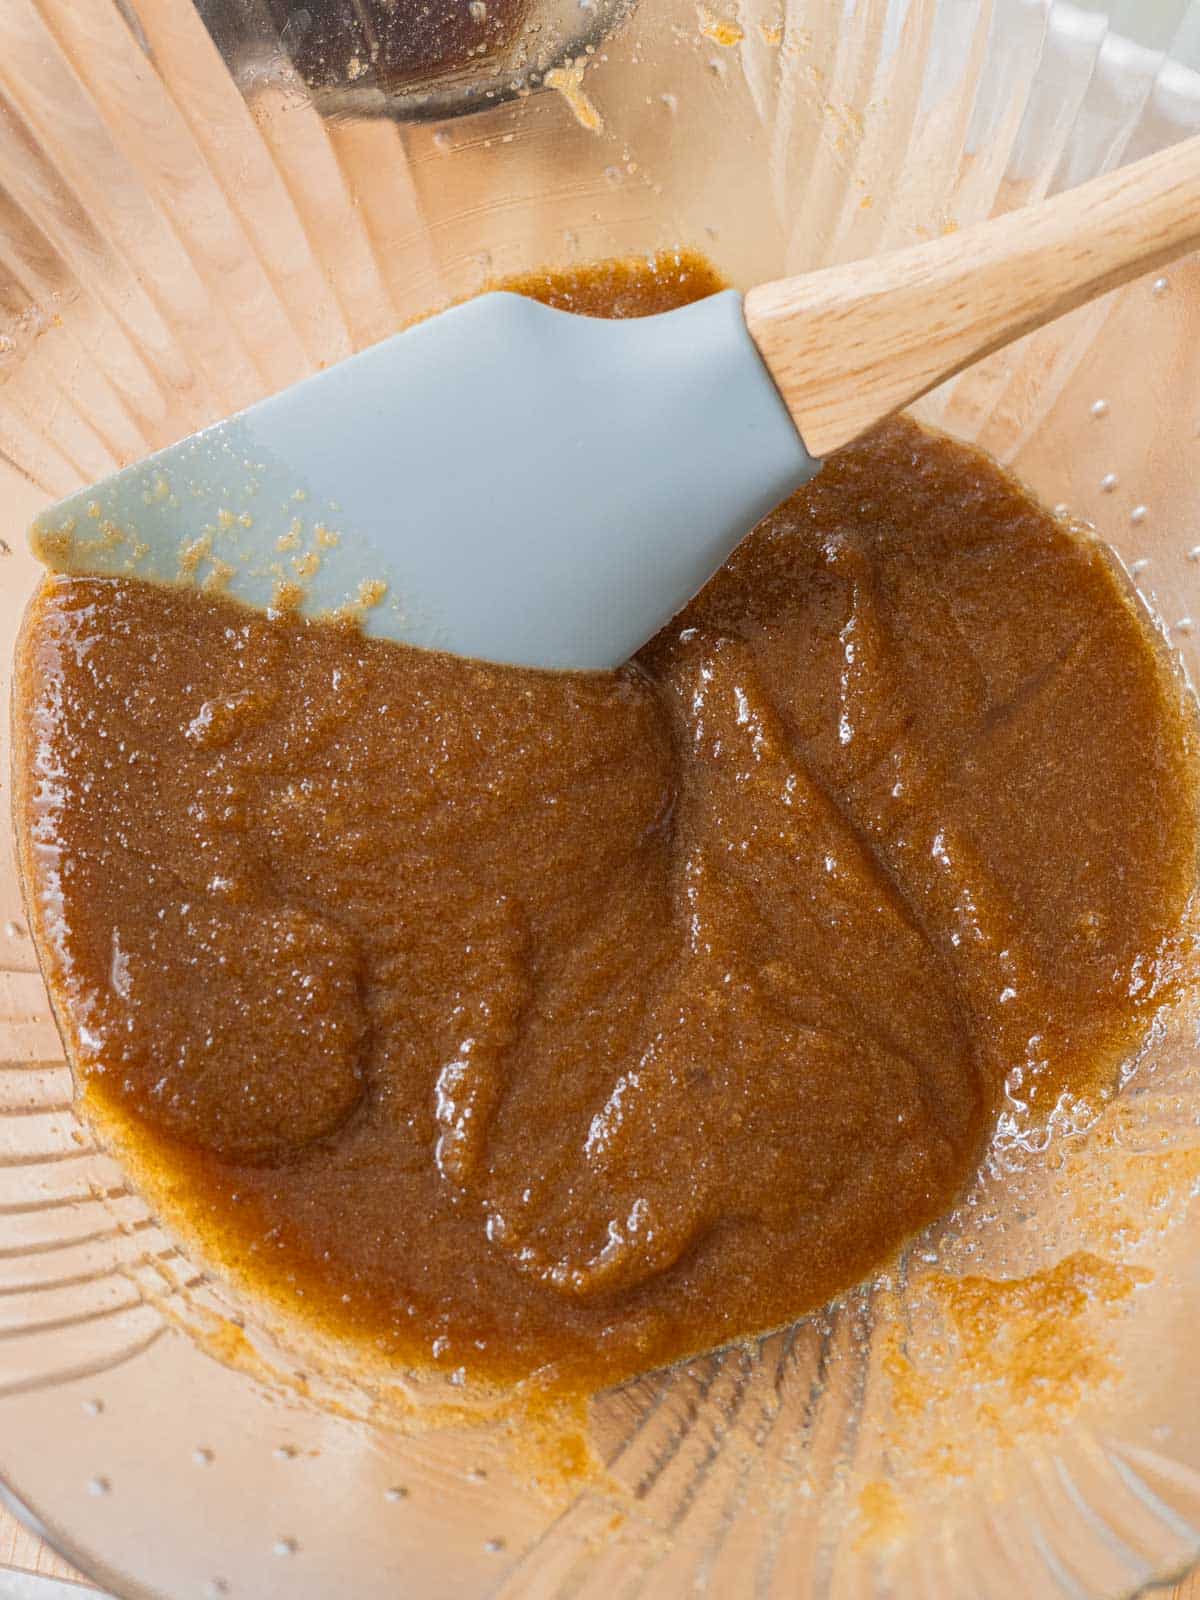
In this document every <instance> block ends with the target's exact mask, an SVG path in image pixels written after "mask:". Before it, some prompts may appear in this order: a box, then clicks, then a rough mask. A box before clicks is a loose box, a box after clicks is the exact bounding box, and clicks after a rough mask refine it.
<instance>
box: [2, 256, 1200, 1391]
mask: <svg viewBox="0 0 1200 1600" xmlns="http://www.w3.org/2000/svg"><path fill="white" fill-rule="evenodd" d="M711 286H712V280H711V278H710V277H708V276H707V275H706V274H705V273H704V272H703V270H702V269H701V268H700V267H698V266H697V264H696V263H695V262H689V261H687V260H686V259H685V260H683V261H682V262H676V263H675V264H673V265H672V264H671V263H660V264H659V266H658V268H657V269H655V270H651V269H650V268H647V267H643V268H641V269H635V268H633V267H630V266H624V267H611V268H607V269H604V270H603V272H598V273H595V274H590V275H589V274H578V275H576V276H575V277H574V278H573V279H566V278H561V277H560V278H558V279H556V280H553V281H551V280H532V279H531V280H523V281H522V283H521V285H520V287H522V288H524V289H526V290H527V291H529V292H539V293H541V294H542V295H543V296H544V297H547V298H556V299H557V300H558V301H559V303H565V304H568V305H571V306H573V307H574V308H575V309H584V310H589V311H600V310H611V309H613V308H617V309H619V310H621V311H623V312H626V313H637V312H643V311H648V310H652V309H658V308H661V307H662V306H663V305H664V304H668V303H671V302H673V301H675V300H678V299H681V298H688V297H690V296H692V295H694V294H695V293H699V292H703V291H704V290H706V289H707V288H709V287H711ZM611 470H619V463H613V464H612V465H611ZM431 537H436V529H433V530H431ZM16 726H17V735H18V749H17V765H16V776H17V781H18V807H19V822H20V842H21V847H22V854H23V860H24V867H25V873H26V878H27V887H28V891H29V897H30V907H31V914H32V920H33V924H34V927H35V928H36V930H37V931H38V935H39V940H40V945H41V949H42V955H43V960H44V964H45V970H46V974H47V978H48V980H49V984H50V988H51V992H52V994H53V996H54V999H55V1004H56V1007H57V1010H58V1014H59V1017H60V1020H61V1022H62V1025H63V1029H64V1033H65V1036H66V1039H67V1042H68V1046H69V1049H70V1053H71V1056H72V1058H73V1060H74V1062H75V1063H76V1066H77V1069H78V1072H79V1074H80V1079H81V1082H82V1084H83V1085H84V1087H85V1092H86V1097H87V1101H88V1103H89V1105H90V1107H91V1110H92V1113H93V1115H94V1116H96V1117H97V1118H98V1119H99V1120H100V1121H101V1122H102V1123H104V1124H106V1125H107V1126H108V1127H109V1128H110V1129H114V1128H115V1129H118V1130H119V1137H120V1138H121V1139H122V1140H123V1141H124V1142H125V1143H126V1145H129V1144H130V1143H131V1142H132V1144H133V1146H134V1147H135V1148H136V1150H137V1152H138V1154H139V1159H141V1160H142V1161H144V1162H147V1163H149V1164H151V1165H152V1166H153V1167H154V1168H155V1169H156V1170H157V1171H158V1172H159V1173H160V1174H166V1175H167V1181H169V1188H168V1191H167V1200H166V1203H167V1206H168V1209H169V1210H171V1211H172V1212H173V1213H174V1214H176V1215H177V1216H178V1217H182V1218H184V1219H186V1223H187V1226H188V1228H189V1230H190V1231H192V1232H194V1233H195V1232H198V1233H199V1234H200V1235H202V1236H203V1237H204V1238H205V1239H206V1240H207V1241H208V1244H209V1247H210V1249H211V1250H212V1251H213V1252H214V1253H215V1254H216V1255H218V1256H219V1257H220V1258H221V1259H222V1260H223V1261H224V1262H225V1263H226V1264H227V1266H229V1267H230V1268H231V1269H233V1270H234V1271H236V1272H238V1273H239V1274H241V1275H242V1276H243V1277H244V1278H246V1279H248V1280H249V1281H250V1282H251V1283H252V1284H253V1285H254V1286H255V1287H256V1288H257V1289H258V1290H260V1291H261V1292H263V1293H264V1294H266V1295H268V1296H269V1297H271V1298H273V1299H275V1300H276V1301H278V1302H282V1303H285V1304H287V1305H289V1306H291V1307H292V1308H293V1309H297V1310H299V1311H300V1312H301V1313H302V1314H304V1315H306V1316H308V1317H310V1318H314V1319H317V1320H318V1321H319V1322H320V1323H321V1324H322V1325H323V1326H324V1327H326V1328H328V1329H332V1330H334V1331H336V1332H339V1333H344V1334H349V1335H351V1336H353V1337H354V1338H355V1339H357V1340H359V1341H361V1343H362V1345H363V1346H364V1347H365V1348H366V1349H367V1350H369V1351H370V1352H371V1353H372V1354H376V1355H382V1356H384V1357H386V1358H391V1359H396V1360H402V1361H405V1362H425V1363H436V1364H437V1365H438V1366H440V1367H441V1368H443V1369H445V1370H446V1371H447V1372H452V1371H456V1370H459V1369H462V1371H463V1372H464V1374H465V1375H466V1376H467V1377H468V1378H472V1377H477V1376H478V1377H484V1378H493V1379H499V1380H508V1379H512V1378H514V1377H517V1376H521V1375H524V1374H527V1373H529V1372H531V1371H533V1370H535V1369H540V1370H541V1371H543V1373H546V1374H552V1375H554V1376H556V1377H558V1378H559V1379H561V1380H562V1381H565V1382H570V1383H574V1384H593V1383H599V1382H601V1381H604V1380H609V1379H616V1378H619V1377H622V1376H624V1375H626V1374H629V1373H632V1372H635V1371H638V1370H641V1369H644V1368H647V1367H650V1366H653V1365H654V1364H656V1363H660V1362H664V1361H667V1360H669V1359H671V1358H673V1357H676V1356H679V1355H681V1354H683V1353H685V1352H689V1351H694V1350H697V1349H700V1348H703V1347H705V1346H711V1345H714V1344H717V1343H719V1342H721V1341H724V1340H728V1339H732V1338H735V1337H738V1336H740V1335H746V1334H750V1333H753V1332H756V1331H759V1330H763V1329H766V1328H769V1327H772V1326H775V1325H778V1324H780V1323H784V1322H786V1321H788V1320H790V1319H792V1318H794V1317H795V1316H796V1315H797V1314H799V1313H800V1312H803V1311H805V1310H808V1309H810V1308H812V1307H814V1306H817V1305H819V1304H821V1303H822V1302H823V1301H825V1300H826V1299H827V1298H828V1297H829V1296H830V1295H832V1294H834V1293H835V1292H837V1291H838V1290H840V1289H843V1288H845V1287H846V1286H847V1285H849V1284H851V1283H853V1282H854V1281H855V1280H856V1279H858V1278H859V1277H861V1276H862V1275H863V1274H864V1273H866V1272H867V1271H868V1270H869V1269H871V1268H872V1267H874V1266H877V1265H878V1264H879V1263H880V1262H881V1261H883V1260H884V1259H885V1258H886V1257H887V1256H888V1254H889V1253H890V1252H892V1251H894V1250H895V1249H896V1247H897V1246H898V1245H899V1244H900V1243H901V1242H902V1241H903V1240H904V1239H905V1238H907V1237H908V1236H909V1235H911V1234H912V1233H913V1232H914V1230H916V1229H918V1228H919V1227H920V1226H921V1225H922V1224H923V1223H925V1222H926V1221H928V1220H929V1219H931V1218H933V1217H935V1216H936V1215H937V1214H938V1213H939V1212H942V1211H944V1210H945V1209H946V1208H947V1206H948V1205H949V1204H950V1203H951V1201H952V1200H953V1198H954V1197H955V1195H956V1194H957V1193H958V1192H959V1191H960V1190H961V1188H962V1186H963V1184H964V1182H965V1181H966V1180H967V1178H968V1177H969V1175H970V1174H971V1172H972V1170H973V1168H974V1165H975V1163H976V1162H977V1161H978V1159H979V1156H980V1154H981V1151H982V1149H983V1146H984V1142H985V1140H986V1138H987V1135H988V1133H989V1130H990V1129H991V1127H992V1126H993V1123H994V1119H995V1116H996V1114H997V1111H998V1109H999V1107H1000V1105H1001V1103H1002V1094H1003V1085H1004V1082H1005V1080H1006V1078H1007V1079H1008V1080H1009V1083H1010V1086H1011V1087H1012V1088H1013V1092H1014V1093H1019V1097H1020V1098H1021V1099H1022V1100H1023V1101H1025V1102H1026V1103H1027V1104H1028V1105H1029V1107H1030V1113H1029V1115H1030V1116H1031V1117H1032V1118H1034V1119H1035V1120H1037V1119H1041V1120H1042V1121H1044V1120H1046V1119H1047V1118H1048V1117H1049V1115H1050V1113H1051V1111H1052V1109H1053V1108H1054V1106H1055V1104H1056V1103H1057V1102H1058V1100H1059V1098H1060V1096H1062V1095H1064V1094H1073V1095H1086V1096H1089V1097H1091V1100H1092V1103H1093V1104H1095V1103H1097V1101H1098V1099H1099V1098H1100V1097H1102V1096H1104V1095H1105V1094H1107V1093H1108V1092H1110V1086H1111V1085H1112V1084H1113V1083H1114V1081H1115V1077H1116V1073H1117V1068H1118V1064H1119V1062H1120V1061H1121V1060H1122V1059H1123V1058H1125V1057H1126V1056H1127V1055H1128V1053H1129V1052H1130V1051H1131V1049H1133V1048H1134V1046H1135V1045H1136V1043H1137V1041H1138V1039H1139V1038H1140V1037H1141V1036H1142V1034H1143V1033H1144V1030H1145V1028H1146V1027H1147V1025H1148V1022H1149V1020H1150V1018H1151V1017H1152V1015H1153V1013H1154V1011H1155V1009H1156V1008H1157V1007H1158V1006H1159V1005H1161V1004H1162V1003H1163V1001H1164V999H1165V998H1166V997H1167V996H1168V994H1169V991H1170V985H1171V982H1172V959H1171V947H1172V936H1173V934H1174V932H1175V930H1176V929H1177V927H1178V925H1179V922H1180V918H1181V914H1182V912H1183V909H1184V906H1185V904H1186V902H1187V900H1188V897H1189V895H1190V892H1191V888H1192V883H1193V879H1194V872H1195V857H1196V819H1195V806H1194V788H1193V776H1194V775H1193V736H1192V731H1191V722H1190V713H1187V712H1185V710H1184V702H1183V698H1182V693H1181V691H1180V689H1179V687H1178V685H1177V683H1176V681H1175V680H1174V678H1173V676H1172V673H1171V670H1170V668H1169V666H1168V664H1167V661H1166V659H1165V656H1164V655H1163V654H1162V653H1161V651H1160V650H1159V648H1158V646H1157V644H1156V642H1155V640H1154V638H1153V636H1152V633H1151V630H1150V628H1149V627H1148V625H1147V622H1146V620H1145V619H1144V617H1143V616H1142V615H1141V614H1140V612H1139V610H1138V608H1137V605H1136V602H1135V601H1134V600H1133V599H1132V597H1131V596H1130V594H1129V592H1128V590H1127V588H1126V586H1125V584H1124V582H1123V580H1122V579H1121V578H1120V576H1119V575H1118V573H1117V572H1116V571H1115V569H1114V567H1113V566H1112V564H1111V562H1110V560H1109V558H1108V556H1107V554H1106V553H1105V551H1104V550H1103V548H1102V547H1100V546H1099V545H1098V544H1095V543H1093V542H1090V541H1089V540H1087V539H1086V538H1084V537H1082V536H1080V535H1078V534H1076V533H1074V532H1072V531H1071V530H1069V529H1068V528H1066V527H1065V526H1063V525H1062V524H1060V523H1058V522H1056V521H1055V520H1054V519H1052V518H1051V517H1050V516H1048V515H1047V514H1046V513H1045V512H1044V511H1042V510H1041V509H1040V508H1039V507H1038V506H1037V505H1035V504H1034V503H1033V502H1032V501H1031V500H1030V499H1029V498H1028V497H1027V496H1026V495H1025V494H1024V493H1023V492H1022V491H1021V489H1020V488H1019V487H1018V486H1017V485H1016V484H1015V483H1013V482H1012V481H1011V480H1009V479H1007V478H1006V477H1004V476H1003V475H1002V474H1001V473H1000V472H999V471H998V470H997V469H996V468H995V467H994V466H992V465H990V464H989V463H988V462H987V461H986V460H984V459H983V458H981V457H980V456H978V455H976V454H974V453H972V452H971V451H969V450H967V449H964V448H961V447H959V446H956V445H954V444H951V443H949V442H947V441H945V440H941V439H935V438H932V437H929V436H927V435H925V434H923V433H922V432H921V431H919V430H918V429H917V428H916V427H915V426H914V425H913V424H911V423H909V422H905V421H897V422H893V423H890V424H888V425H887V426H885V427H883V428H881V429H880V430H879V431H878V432H876V433H875V434H874V435H873V436H872V437H871V438H869V439H867V440H865V441H864V442H863V443H861V444H859V445H857V446H855V447H853V448H852V449H849V450H846V451H844V452H842V453H841V454H840V455H839V456H838V457H837V458H835V459H834V460H833V461H831V462H830V463H829V465H828V466H827V467H826V469H825V471H824V472H823V473H822V474H821V476H820V477H819V478H818V479H817V480H816V482H815V483H813V484H812V485H811V486H810V487H809V488H808V489H806V490H805V491H804V492H802V493H801V494H799V495H797V496H796V497H795V498H794V499H792V500H791V501H789V502H788V503H787V504H786V505H784V506H783V507H781V508H780V509H779V510H778V511H777V512H776V513H775V514H774V515H773V516H771V517H769V518H768V519H767V520H766V521H765V522H764V523H763V524H762V525H761V526H760V527H759V528H758V529H757V530H756V531H755V532H754V534H753V535H752V536H751V537H750V538H749V539H747V540H746V542H745V543H744V544H743V545H742V546H741V548H740V549H739V550H738V551H737V553H736V554H735V556H734V557H733V559H732V560H731V561H730V562H729V564H728V565H727V566H726V567H725V569H724V570H723V571H722V572H721V573H719V574H718V575H717V577H715V578H714V579H713V580H712V582H711V583H710V584H709V585H708V587H707V588H706V589H705V591H704V592H703V594H702V595H701V596H700V597H699V598H698V599H697V600H696V601H695V602H694V603H693V604H692V605H691V606H690V607H689V608H688V610H687V611H686V612H685V613H684V614H683V615H681V616H680V617H679V618H677V619H676V620H675V621H674V622H673V623H671V624H670V625H669V626H668V627H667V628H666V629H664V630H663V632H662V633H661V634H660V635H659V636H658V638H657V639H655V640H654V641H653V642H652V643H651V644H650V645H649V646H647V648H646V649H645V650H644V651H643V652H642V653H641V655H640V656H639V658H638V659H637V661H636V662H634V663H632V664H631V665H630V666H628V667H627V668H625V669H623V670H622V671H620V672H616V673H612V674H599V675H562V676H555V675H547V674H540V673H536V672H527V671H520V670H513V669H507V668H497V667H491V666H485V665H480V664H476V663H472V662H468V661H462V660H455V659H451V658H447V657H442V656H439V655H436V654H429V653H423V652H419V651H415V650H409V649H405V648H403V647H399V646H395V645H390V644H387V643H382V642H371V641H367V640H365V639H364V638H363V637H361V635H359V634H357V633H356V632H354V631H353V630H352V629H350V628H348V627H336V626H333V625H330V624H321V623H306V622H303V621H301V620H298V619H296V618H289V617H284V618H282V619H275V620H269V619H267V618H265V617H262V616H259V615H256V614H252V613H250V612H248V611H245V610H241V609H238V608H237V607H235V606H234V605H232V604H231V603H229V602H227V601H223V600H220V599H214V598H204V597H200V596H198V595H196V594H191V593H182V592H176V591H167V590H163V589H158V588H153V587H149V586H146V585H142V584H139V583H137V582H133V581H119V580H66V579H60V580H53V581H48V582H47V583H46V584H45V586H44V587H43V589H42V591H41V593H40V595H39V596H38V598H37V600H36V601H35V603H34V605H33V608H32V611H31V613H30V616H29V619H28V623H27V626H26V630H25V635H24V641H23V645H22V650H21V657H20V663H19V683H18V694H17V717H16Z"/></svg>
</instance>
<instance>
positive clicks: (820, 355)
mask: <svg viewBox="0 0 1200 1600" xmlns="http://www.w3.org/2000/svg"><path fill="white" fill-rule="evenodd" d="M1198 246H1200V136H1197V137H1194V138H1191V139H1187V140H1184V141H1183V142H1182V143H1180V144H1177V145H1174V146H1172V147H1171V148H1170V149H1168V150H1163V151H1160V152H1159V153H1158V154H1157V155H1153V156H1148V157H1146V158H1145V159H1144V160H1142V161H1138V162H1135V163H1133V164H1132V165H1130V166H1127V167H1122V168H1120V169H1119V170H1118V171H1116V172H1111V173H1108V174H1106V175H1105V176H1104V177H1101V178H1095V179H1093V180H1092V181H1091V182H1090V183H1085V184H1081V185H1080V186H1079V187H1078V188H1076V189H1071V190H1068V191H1067V192H1066V193H1064V194H1061V195H1058V196H1056V197H1055V198H1054V199H1052V200H1045V201H1042V202H1040V203H1039V204H1037V205H1034V206H1028V207H1026V208H1025V209H1024V210H1019V211H1013V212H1009V213H1007V214H1006V215H1005V216H1002V217H996V218H994V219H992V220H991V221H989V222H983V223H979V224H978V225H977V226H975V227H972V228H966V229H964V230H963V231H962V232H960V233H952V234H946V235H944V236H943V237H942V238H940V239H934V240H931V241H930V242H929V243H928V244H920V245H915V246H913V247H911V248H910V249H907V250H898V251H896V252H894V253H893V254H890V255H883V256H877V257H874V258H873V259H869V260H865V261H856V262H853V263H851V264H850V265H848V266H844V267H829V268H826V269H824V270H823V271H821V272H815V273H811V274H810V275H808V276H807V277H803V278H788V279H783V280H781V281H780V282H778V283H768V284H764V285H762V286H761V287H760V288H757V289H752V290H751V291H750V292H749V293H748V294H747V295H746V299H745V315H746V325H747V327H748V328H749V330H750V333H751V336H752V337H753V339H754V342H755V344H756V345H757V346H758V348H759V350H760V352H761V353H762V356H763V359H764V360H765V361H766V364H767V366H768V367H769V368H770V370H771V374H772V376H773V377H774V379H775V382H776V384H777V386H778V388H779V391H780V393H781V395H782V396H783V399H784V401H785V402H786V404H787V407H788V410H789V411H790V412H791V414H792V418H793V420H794V422H795V424H796V426H797V428H798V429H799V432H800V437H801V438H802V439H803V441H804V444H805V446H806V448H807V449H808V451H809V452H810V454H812V455H814V456H818V457H819V456H826V455H828V454H829V453H830V451H832V450H836V449H837V448H838V447H839V445H843V444H848V443H849V442H850V440H852V439H856V438H857V437H858V436H859V435H860V434H861V433H863V432H865V430H866V429H867V428H869V427H871V426H872V424H873V423H876V422H878V421H879V420H880V419H881V418H883V417H886V416H888V415H889V414H890V413H891V412H893V411H898V410H899V409H900V407H901V406H904V405H907V404H908V403H909V402H910V401H912V400H915V399H917V398H918V396H920V395H923V394H924V393H925V392H926V391H927V390H928V389H932V388H933V387H934V386H935V385H936V384H938V383H941V382H942V381H943V380H944V379H946V378H949V377H951V376H952V375H953V374H954V373H956V372H958V371H960V370H961V369H962V368H963V367H966V366H969V365H970V363H971V362H972V361H976V360H978V359H979V358H980V357H981V356H985V355H987V354H988V353H989V352H990V351H992V350H996V349H998V348H999V347H1000V346H1001V345H1005V344H1008V343H1009V341H1010V340H1012V339H1016V338H1018V337H1019V336H1020V335H1021V334H1023V333H1028V332H1029V331H1030V330H1031V329H1033V328H1036V327H1039V326H1041V324H1042V323H1045V322H1051V321H1053V319H1054V318H1055V317H1059V316H1062V315H1063V313H1064V312H1067V311H1071V310H1073V309H1074V307H1076V306H1078V305H1082V304H1083V303H1084V302H1085V301H1087V300H1091V299H1094V298H1095V297H1096V296H1097V295H1101V294H1104V293H1105V292H1106V291H1107V290H1109V289H1114V288H1116V287H1117V285H1118V284H1121V283H1124V282H1125V281H1126V280H1127V279H1129V278H1134V277H1137V276H1138V275H1139V274H1140V273H1143V272H1150V271H1152V270H1153V269H1154V268H1155V267H1159V266H1162V265H1163V264H1164V263H1165V262H1167V261H1170V260H1172V259H1173V258H1175V257H1176V256H1180V255H1182V254H1184V253H1185V252H1186V251H1188V250H1191V249H1195V248H1196V247H1198Z"/></svg>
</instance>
